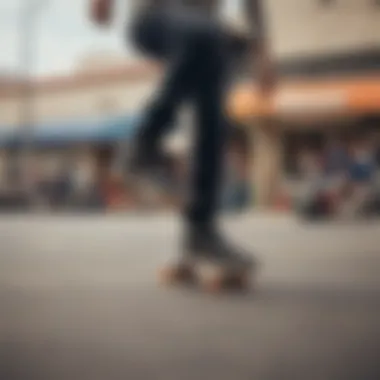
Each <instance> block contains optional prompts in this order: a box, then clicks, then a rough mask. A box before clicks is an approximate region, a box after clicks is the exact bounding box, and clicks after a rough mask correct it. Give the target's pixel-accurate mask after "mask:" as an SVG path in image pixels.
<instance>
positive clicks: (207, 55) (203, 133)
mask: <svg viewBox="0 0 380 380" xmlns="http://www.w3.org/2000/svg"><path fill="white" fill-rule="evenodd" d="M202 49H203V51H202V52H203V57H202V60H203V61H202V62H203V67H202V71H201V75H200V80H199V84H198V86H197V90H196V93H195V95H194V103H195V118H196V120H195V144H194V147H193V154H192V156H193V172H192V178H191V183H192V194H191V198H190V202H189V204H188V208H187V210H186V218H187V221H188V223H189V224H190V225H212V224H213V223H214V218H215V215H216V212H217V208H218V205H219V195H220V194H219V191H220V188H221V177H222V167H223V159H224V154H223V153H224V146H225V143H226V138H227V134H226V133H227V120H226V119H225V116H224V112H223V106H224V95H225V91H226V88H225V87H226V84H227V83H226V82H227V67H228V61H229V56H228V50H227V46H226V43H225V40H224V39H223V38H222V37H221V35H220V34H219V33H218V31H217V30H215V31H214V32H212V33H209V34H208V35H207V38H205V39H204V41H203V46H202Z"/></svg>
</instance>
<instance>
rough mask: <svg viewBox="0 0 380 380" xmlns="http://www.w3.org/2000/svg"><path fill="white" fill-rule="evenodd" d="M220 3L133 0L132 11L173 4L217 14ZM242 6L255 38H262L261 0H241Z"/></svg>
mask: <svg viewBox="0 0 380 380" xmlns="http://www.w3.org/2000/svg"><path fill="white" fill-rule="evenodd" d="M221 4H222V1H221V0H135V2H134V3H133V12H134V13H135V15H136V14H140V13H141V12H143V11H145V10H147V9H154V8H162V7H167V6H169V7H171V6H173V7H184V8H188V9H194V10H199V11H204V12H205V13H206V14H208V15H217V14H218V11H219V8H220V5H221ZM242 7H243V12H244V13H245V14H247V15H248V19H249V24H250V25H249V26H250V28H251V29H252V32H253V33H254V35H255V39H259V40H262V39H263V38H264V37H265V20H264V10H263V0H242Z"/></svg>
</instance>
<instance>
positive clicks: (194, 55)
mask: <svg viewBox="0 0 380 380" xmlns="http://www.w3.org/2000/svg"><path fill="white" fill-rule="evenodd" d="M132 33H133V39H134V43H135V45H136V46H137V47H138V48H139V49H140V51H142V52H144V53H145V54H146V55H148V56H150V57H152V58H155V59H160V60H164V61H165V62H166V63H167V66H168V68H167V72H166V76H165V78H164V80H163V83H162V84H161V86H160V88H159V89H158V91H157V93H156V95H155V96H154V97H153V98H152V100H151V101H150V103H149V104H148V107H147V109H146V110H145V113H144V119H143V121H142V125H141V126H140V128H139V132H138V136H137V141H138V142H140V143H141V144H143V145H144V146H145V147H147V148H148V149H150V148H153V149H154V148H155V147H157V144H159V142H160V140H161V138H162V137H163V136H164V134H165V133H166V132H168V131H169V130H170V128H171V127H172V125H173V123H174V122H175V118H176V116H177V111H178V110H179V107H180V106H181V105H182V104H183V103H184V102H185V101H190V102H191V103H192V105H193V106H194V109H195V125H194V128H195V141H194V144H193V154H192V156H193V159H194V162H193V166H192V171H191V173H190V175H191V180H190V186H191V191H190V194H191V196H190V199H189V202H188V205H187V207H186V209H185V217H186V219H187V221H188V222H189V223H190V224H193V225H194V224H212V223H213V221H214V219H215V215H216V212H217V208H218V204H219V188H220V181H221V175H222V166H223V165H222V162H223V156H224V155H223V147H224V145H225V144H224V143H225V139H226V125H227V123H226V120H225V119H224V113H223V105H224V94H225V92H226V91H225V88H226V82H227V81H226V79H227V78H226V74H227V72H228V70H227V68H228V64H229V62H228V58H229V50H228V43H227V39H226V35H225V33H224V31H223V30H222V28H220V27H219V25H218V24H217V23H216V22H214V21H212V20H210V19H209V18H208V17H207V16H205V15H202V14H200V13H199V14H198V13H190V12H187V13H182V12H180V11H175V10H165V9H164V10H159V11H149V12H146V13H145V14H142V15H141V16H140V17H139V18H138V19H137V20H136V22H135V23H134V26H133V30H132Z"/></svg>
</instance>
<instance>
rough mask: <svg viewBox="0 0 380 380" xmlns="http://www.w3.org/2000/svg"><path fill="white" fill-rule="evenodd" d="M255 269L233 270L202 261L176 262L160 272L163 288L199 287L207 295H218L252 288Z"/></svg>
mask: <svg viewBox="0 0 380 380" xmlns="http://www.w3.org/2000/svg"><path fill="white" fill-rule="evenodd" d="M254 272H255V269H252V268H248V269H239V270H236V269H233V268H232V267H227V266H222V265H218V264H215V263H206V262H202V261H196V260H195V261H193V262H176V263H170V264H168V265H166V266H164V267H163V268H162V269H161V271H160V272H159V282H160V284H161V285H163V286H167V287H175V286H190V287H197V288H200V289H202V290H204V291H205V292H207V293H212V294H218V293H221V292H223V291H228V290H238V291H245V290H248V289H249V288H250V285H251V281H252V279H253V277H254V274H255V273H254Z"/></svg>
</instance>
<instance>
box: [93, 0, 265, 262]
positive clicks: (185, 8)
mask: <svg viewBox="0 0 380 380" xmlns="http://www.w3.org/2000/svg"><path fill="white" fill-rule="evenodd" d="M220 3H221V2H220V1H218V0H216V1H215V0H211V1H210V0H208V1H206V0H198V1H194V0H192V1H190V0H187V1H186V0H176V1H173V0H171V1H170V0H136V1H132V2H130V5H131V6H132V12H133V17H132V19H133V21H132V26H131V28H130V33H131V35H132V38H133V42H134V43H135V45H136V46H137V48H138V49H139V50H140V51H142V52H143V53H145V54H146V55H147V56H149V57H151V58H154V59H157V60H160V61H163V62H165V65H166V67H167V70H166V77H165V79H164V81H163V83H162V84H161V86H160V88H159V89H158V91H157V92H156V96H155V97H154V98H153V99H152V101H151V102H150V103H149V105H148V107H147V108H146V110H145V113H144V118H143V121H142V123H141V125H140V127H139V131H138V134H137V137H136V140H135V143H134V152H133V154H132V157H131V158H130V162H129V164H130V165H131V167H132V169H133V170H134V171H135V172H138V173H140V174H141V175H143V174H147V173H148V174H149V173H150V174H151V173H153V172H154V170H155V169H156V168H158V167H159V166H160V163H161V162H162V161H163V154H162V151H161V149H160V148H161V144H160V143H161V140H162V138H163V137H164V135H165V134H166V133H167V132H168V131H169V130H170V128H171V127H172V126H173V124H174V123H175V121H176V120H175V119H176V117H177V111H178V110H179V107H180V106H181V105H182V104H183V103H184V102H187V101H188V102H191V103H192V105H193V106H194V109H195V119H196V120H195V125H194V128H195V143H194V150H193V159H194V164H193V170H192V173H191V176H192V177H191V198H190V200H189V202H188V204H187V207H186V208H185V210H184V219H185V238H184V250H185V252H186V253H187V254H189V255H190V256H194V257H198V256H197V255H199V257H200V258H205V259H207V260H209V261H215V262H217V263H219V264H226V265H227V266H231V265H232V266H235V267H241V268H250V267H252V266H253V265H254V260H253V258H252V256H250V255H246V254H245V253H243V252H242V251H241V250H240V249H237V248H235V247H234V246H232V245H230V244H229V243H227V242H226V241H225V239H224V238H223V237H222V236H221V234H220V233H219V230H218V226H217V220H216V217H217V208H218V207H217V206H218V204H219V189H220V187H221V186H220V184H221V176H222V169H223V165H222V164H223V156H224V155H223V147H224V145H225V141H226V138H227V135H226V132H227V128H226V126H227V123H226V120H225V118H224V110H223V105H224V96H225V94H226V84H227V77H228V63H229V62H230V59H231V49H232V46H233V45H234V44H236V42H239V41H240V42H242V41H243V40H245V41H247V39H250V38H252V37H254V39H255V46H256V48H257V51H256V53H257V56H258V57H260V58H263V57H265V55H264V54H262V50H263V47H264V43H263V42H264V39H263V33H262V31H263V18H262V14H261V12H260V4H259V0H246V6H247V12H249V14H250V15H251V16H252V20H251V26H254V28H253V30H251V31H250V32H251V34H250V35H247V36H244V37H243V35H242V30H241V29H237V28H230V27H229V26H227V25H226V24H225V23H222V22H221V21H220V20H218V18H217V16H216V15H217V8H218V6H219V5H220ZM92 12H93V17H94V18H95V20H96V21H97V22H98V23H99V24H103V25H107V24H108V23H109V22H110V20H111V14H112V0H93V4H92ZM244 32H247V31H246V30H245V31H244ZM259 67H260V69H262V71H261V74H262V78H264V79H267V78H269V76H268V75H267V73H268V72H269V71H267V66H266V65H264V63H263V60H262V64H261V65H259ZM261 83H263V84H264V85H266V84H269V83H270V82H269V81H265V80H263V81H262V82H261ZM265 88H267V86H266V87H265Z"/></svg>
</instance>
